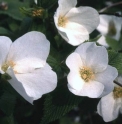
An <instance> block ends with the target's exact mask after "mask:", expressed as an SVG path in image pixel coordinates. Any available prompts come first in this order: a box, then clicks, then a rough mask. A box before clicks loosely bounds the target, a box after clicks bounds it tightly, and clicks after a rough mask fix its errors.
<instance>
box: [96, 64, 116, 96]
mask: <svg viewBox="0 0 122 124" xmlns="http://www.w3.org/2000/svg"><path fill="white" fill-rule="evenodd" d="M117 75H118V71H117V69H116V68H114V67H112V66H110V65H108V66H107V68H106V69H105V70H104V71H103V72H101V73H96V74H95V80H96V81H98V82H100V83H102V84H103V85H104V91H103V93H102V95H101V96H100V97H103V96H105V95H107V94H108V93H110V92H112V90H113V89H114V83H113V81H114V80H115V78H116V77H117Z"/></svg>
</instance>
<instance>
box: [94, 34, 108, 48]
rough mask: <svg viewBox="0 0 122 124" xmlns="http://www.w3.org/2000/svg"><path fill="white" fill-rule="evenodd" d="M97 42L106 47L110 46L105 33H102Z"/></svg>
mask: <svg viewBox="0 0 122 124" xmlns="http://www.w3.org/2000/svg"><path fill="white" fill-rule="evenodd" d="M96 42H97V43H98V44H100V45H102V46H104V47H106V48H108V47H109V45H108V43H107V41H106V38H105V36H103V35H102V36H101V37H100V38H99V39H98V40H97V41H96Z"/></svg>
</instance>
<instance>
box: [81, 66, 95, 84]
mask: <svg viewBox="0 0 122 124" xmlns="http://www.w3.org/2000/svg"><path fill="white" fill-rule="evenodd" d="M80 76H81V78H82V79H83V80H84V81H85V82H89V81H90V80H93V79H94V73H93V71H92V70H91V69H90V68H88V67H83V68H82V69H80Z"/></svg>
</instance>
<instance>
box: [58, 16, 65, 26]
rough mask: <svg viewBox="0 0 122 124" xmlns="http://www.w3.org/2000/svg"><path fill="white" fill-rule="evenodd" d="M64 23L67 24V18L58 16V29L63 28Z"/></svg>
mask: <svg viewBox="0 0 122 124" xmlns="http://www.w3.org/2000/svg"><path fill="white" fill-rule="evenodd" d="M66 23H67V18H66V17H62V16H59V18H58V26H59V27H65V25H66Z"/></svg>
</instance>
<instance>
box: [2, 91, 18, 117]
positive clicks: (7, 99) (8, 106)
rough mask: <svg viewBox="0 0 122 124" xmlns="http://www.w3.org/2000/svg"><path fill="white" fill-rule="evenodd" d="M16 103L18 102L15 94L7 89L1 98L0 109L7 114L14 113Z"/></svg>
mask: <svg viewBox="0 0 122 124" xmlns="http://www.w3.org/2000/svg"><path fill="white" fill-rule="evenodd" d="M15 103H16V97H15V96H14V95H13V94H11V93H9V92H7V91H6V92H4V93H3V95H2V96H1V98H0V109H1V110H2V111H3V112H4V113H5V114H6V115H10V114H12V113H13V110H14V106H15Z"/></svg>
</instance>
